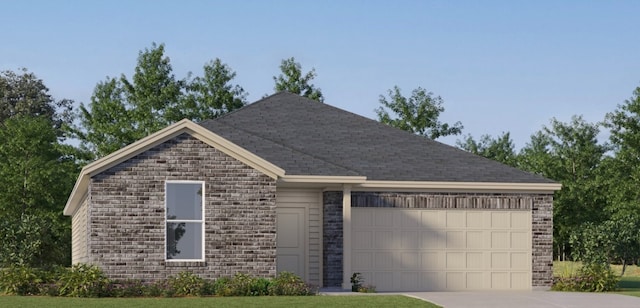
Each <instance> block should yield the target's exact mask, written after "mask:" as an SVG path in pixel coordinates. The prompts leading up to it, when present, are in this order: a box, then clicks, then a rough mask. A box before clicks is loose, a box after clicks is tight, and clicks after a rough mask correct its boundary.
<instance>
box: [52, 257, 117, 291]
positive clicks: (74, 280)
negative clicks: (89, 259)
mask: <svg viewBox="0 0 640 308" xmlns="http://www.w3.org/2000/svg"><path fill="white" fill-rule="evenodd" d="M58 285H59V292H60V293H59V294H60V295H61V296H72V297H101V296H105V295H108V294H107V292H106V291H107V286H108V285H109V279H107V277H106V276H105V275H104V273H103V272H102V270H100V268H99V267H97V266H95V265H88V264H76V265H74V266H73V267H71V269H70V270H68V271H66V272H64V273H62V274H61V276H60V279H59V281H58Z"/></svg>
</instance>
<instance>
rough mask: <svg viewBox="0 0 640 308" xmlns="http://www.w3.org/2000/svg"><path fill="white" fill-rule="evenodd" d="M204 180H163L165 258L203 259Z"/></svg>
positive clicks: (176, 259)
mask: <svg viewBox="0 0 640 308" xmlns="http://www.w3.org/2000/svg"><path fill="white" fill-rule="evenodd" d="M203 204H204V182H195V181H167V182H166V183H165V205H166V209H165V212H166V242H165V245H166V253H167V255H166V259H167V260H175V261H204V208H203Z"/></svg>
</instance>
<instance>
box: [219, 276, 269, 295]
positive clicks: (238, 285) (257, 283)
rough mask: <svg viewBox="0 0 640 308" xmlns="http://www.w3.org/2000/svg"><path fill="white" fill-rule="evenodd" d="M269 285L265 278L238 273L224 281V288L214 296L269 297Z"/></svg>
mask: <svg viewBox="0 0 640 308" xmlns="http://www.w3.org/2000/svg"><path fill="white" fill-rule="evenodd" d="M220 279H224V278H220ZM220 279H218V280H220ZM269 283H270V282H269V280H268V279H265V278H256V277H252V276H249V275H247V274H241V273H238V274H236V275H235V276H233V278H231V279H225V280H224V287H222V288H220V291H218V292H217V293H216V294H217V295H221V296H259V295H269Z"/></svg>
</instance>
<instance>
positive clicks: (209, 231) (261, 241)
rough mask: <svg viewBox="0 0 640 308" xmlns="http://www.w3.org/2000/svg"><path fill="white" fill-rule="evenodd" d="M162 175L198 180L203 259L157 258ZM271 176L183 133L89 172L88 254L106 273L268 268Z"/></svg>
mask: <svg viewBox="0 0 640 308" xmlns="http://www.w3.org/2000/svg"><path fill="white" fill-rule="evenodd" d="M165 180H193V181H205V261H204V262H178V263H176V262H165V248H164V247H165V244H164V239H165V225H164V215H165V206H164V197H165V196H164V187H165ZM275 193H276V183H275V180H274V179H272V178H270V177H268V176H266V175H264V174H262V173H260V172H259V171H257V170H255V169H253V168H251V167H249V166H247V165H245V164H243V163H242V162H240V161H238V160H236V159H234V158H232V157H230V156H228V155H226V154H224V153H222V152H220V151H218V150H216V149H214V148H212V147H211V146H209V145H207V144H205V143H202V142H201V141H199V140H197V139H195V138H193V137H191V136H190V135H187V134H183V135H180V136H178V137H176V138H174V139H172V140H169V141H167V142H165V143H163V144H161V145H159V146H156V147H154V148H152V149H150V150H148V151H146V152H144V153H142V154H140V155H138V156H136V157H133V158H131V159H129V160H127V161H126V162H124V163H122V164H119V165H118V166H116V167H113V168H111V169H108V170H106V171H104V172H102V173H100V174H98V175H95V176H93V178H92V180H91V184H90V209H89V211H90V222H89V228H90V231H89V234H90V239H89V254H90V256H89V261H90V262H91V263H94V264H97V265H99V266H100V267H102V269H103V270H104V271H105V273H106V274H107V275H108V276H109V277H110V278H114V279H131V278H135V279H143V280H157V279H162V278H166V277H168V276H170V275H175V274H177V273H179V272H181V271H186V270H188V271H192V272H194V273H196V274H198V275H200V276H201V277H204V278H216V277H220V276H230V275H233V274H235V273H237V272H242V273H248V274H252V275H257V276H267V277H271V276H274V275H275V273H276V263H275V257H276V214H275V197H276V195H275Z"/></svg>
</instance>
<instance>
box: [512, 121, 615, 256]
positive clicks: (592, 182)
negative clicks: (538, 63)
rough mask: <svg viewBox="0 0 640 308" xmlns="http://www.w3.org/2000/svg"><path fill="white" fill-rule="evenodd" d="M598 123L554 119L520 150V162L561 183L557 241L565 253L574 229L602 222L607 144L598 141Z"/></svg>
mask: <svg viewBox="0 0 640 308" xmlns="http://www.w3.org/2000/svg"><path fill="white" fill-rule="evenodd" d="M599 132H600V130H599V126H598V124H592V123H588V122H586V121H585V120H584V119H583V118H582V117H579V116H574V117H572V119H571V122H569V123H563V122H560V121H558V120H556V119H552V120H551V125H550V126H549V127H544V128H543V129H542V130H541V131H539V132H537V133H535V134H534V135H532V136H531V141H530V142H529V143H528V144H527V145H526V146H525V147H524V148H523V149H522V150H521V151H520V155H519V159H518V164H519V165H518V166H519V167H520V168H521V169H523V170H527V171H530V172H534V173H538V174H541V175H543V176H545V177H547V178H550V179H553V180H556V181H558V182H561V183H562V189H561V190H560V191H558V192H556V195H555V198H554V199H555V200H554V212H553V219H554V242H555V245H556V247H557V254H558V256H563V255H565V249H566V247H567V246H568V245H569V235H570V233H571V231H572V230H574V229H576V228H578V226H580V225H582V224H583V223H586V222H593V223H596V224H597V223H600V222H602V221H604V220H605V219H607V215H605V212H604V207H605V203H606V201H605V198H604V195H605V194H604V184H603V183H602V182H601V181H599V180H598V179H599V177H598V175H599V172H600V165H601V162H602V160H603V157H604V154H605V153H606V152H607V149H608V147H607V146H606V145H603V144H600V143H599V142H598V138H597V137H598V134H599Z"/></svg>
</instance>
